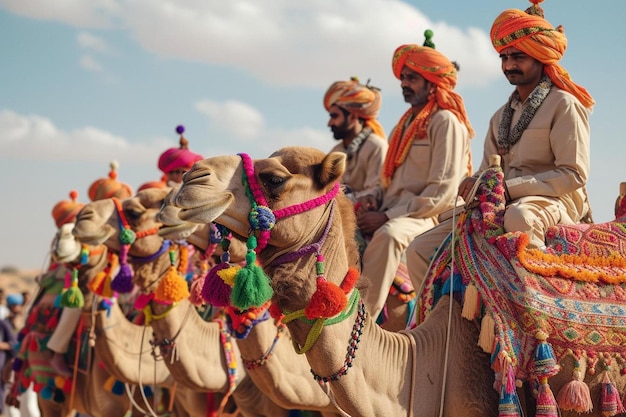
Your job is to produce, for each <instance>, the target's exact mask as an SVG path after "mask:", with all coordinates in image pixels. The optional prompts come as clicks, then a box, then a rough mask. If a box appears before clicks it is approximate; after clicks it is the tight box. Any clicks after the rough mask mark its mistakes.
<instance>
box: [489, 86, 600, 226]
mask: <svg viewBox="0 0 626 417" xmlns="http://www.w3.org/2000/svg"><path fill="white" fill-rule="evenodd" d="M513 108H514V110H515V112H514V113H513V120H512V122H511V125H512V126H515V124H516V123H517V121H518V120H519V118H520V116H521V113H522V110H523V107H522V103H520V102H519V101H517V102H514V103H513ZM503 109H504V106H502V107H501V108H500V109H499V110H498V111H497V112H496V113H495V114H494V116H493V117H492V118H491V121H490V123H489V131H488V132H487V138H486V139H485V146H484V154H483V161H482V163H481V166H480V169H481V170H483V169H485V168H486V167H487V166H488V157H489V155H492V154H497V153H498V151H497V139H496V138H497V136H498V127H499V126H500V120H501V119H502V113H503ZM589 135H590V133H589V113H588V110H587V109H586V108H585V107H584V106H583V105H582V104H581V103H580V102H579V101H578V100H577V99H576V98H575V97H574V96H572V95H571V94H569V93H567V92H565V91H563V90H561V89H559V88H557V87H552V90H551V91H550V94H548V96H547V97H546V99H545V100H544V102H543V104H542V105H541V107H539V109H538V110H537V113H536V114H535V116H534V117H533V119H532V121H531V122H530V124H529V125H528V128H526V130H525V131H524V133H522V137H521V138H520V140H519V141H518V142H517V143H516V144H515V145H513V146H512V147H511V149H510V151H509V152H508V153H507V154H506V155H504V156H503V157H502V167H503V170H504V178H505V180H506V186H507V188H508V190H509V195H510V197H511V199H512V200H517V199H519V198H522V197H526V196H544V197H550V198H554V199H557V200H559V201H561V202H562V203H563V205H564V206H565V208H566V211H567V215H568V216H569V217H570V218H571V219H572V220H573V221H574V222H578V221H580V220H581V219H582V218H583V217H584V216H585V215H586V214H587V212H588V211H589V199H588V198H587V190H586V187H585V184H586V183H587V178H588V177H589V154H590V149H589V148H590V144H589V142H590V140H589Z"/></svg>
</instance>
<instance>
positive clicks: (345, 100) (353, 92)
mask: <svg viewBox="0 0 626 417" xmlns="http://www.w3.org/2000/svg"><path fill="white" fill-rule="evenodd" d="M381 102H382V96H381V94H380V90H379V89H378V88H376V87H372V86H370V85H363V84H360V83H359V79H358V78H356V77H352V78H351V79H350V81H337V82H335V83H333V84H332V85H331V86H330V87H329V88H328V90H327V91H326V94H325V95H324V108H325V109H326V111H330V107H331V106H332V105H336V106H339V107H341V108H342V109H344V110H346V111H348V112H350V113H352V114H354V115H355V116H356V117H358V118H359V119H363V120H365V126H367V127H369V128H370V129H372V132H373V133H375V134H377V135H378V136H380V137H382V138H385V137H386V136H385V131H384V129H383V127H382V125H381V124H380V122H378V120H377V117H378V112H379V111H380V105H381Z"/></svg>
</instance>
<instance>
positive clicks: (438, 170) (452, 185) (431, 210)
mask: <svg viewBox="0 0 626 417" xmlns="http://www.w3.org/2000/svg"><path fill="white" fill-rule="evenodd" d="M396 128H399V127H398V126H397V127H396ZM470 160H471V155H470V137H469V133H468V131H467V128H466V127H465V125H464V124H462V123H461V122H460V121H459V120H458V119H457V118H456V116H455V115H454V114H453V113H452V112H450V111H447V110H439V111H437V112H435V113H434V114H433V115H432V116H431V120H430V123H429V125H428V131H427V137H426V138H424V139H416V140H415V141H414V142H413V145H412V146H411V150H410V151H409V154H408V155H407V158H406V160H405V161H404V163H403V164H402V165H401V166H400V167H398V168H397V169H396V171H395V173H394V176H393V178H392V180H391V184H390V185H389V187H388V188H387V189H385V190H384V192H383V191H382V189H381V188H379V189H378V193H379V194H378V195H379V196H380V195H381V194H382V205H381V208H380V209H379V211H382V212H384V213H385V214H386V215H387V217H388V218H389V220H388V221H387V222H386V223H385V224H383V225H382V226H381V227H380V228H379V229H378V230H376V232H375V233H374V234H373V236H372V239H371V241H370V242H369V244H368V245H367V248H366V249H365V252H364V254H363V269H362V275H363V276H365V277H367V279H368V280H369V282H370V285H371V286H370V288H369V289H368V290H367V294H366V296H365V301H366V305H367V307H368V309H369V312H370V314H372V317H377V316H378V314H379V313H380V311H381V310H382V308H383V306H384V303H385V300H386V298H387V294H388V291H389V287H390V286H391V283H392V282H393V277H394V275H395V273H396V270H397V269H398V266H399V265H400V261H401V258H402V255H403V253H404V251H405V249H406V248H407V246H408V245H409V243H411V241H412V240H413V239H414V238H415V237H416V236H418V235H420V234H422V233H424V232H426V231H427V230H429V229H431V228H432V227H434V226H435V225H436V224H437V216H438V215H439V214H440V213H442V212H444V211H446V210H448V209H450V208H451V207H452V206H453V204H454V202H455V199H456V194H457V191H458V187H459V183H460V181H461V180H462V179H463V178H464V177H465V176H467V175H468V174H469V173H468V169H469V168H468V167H469V166H470Z"/></svg>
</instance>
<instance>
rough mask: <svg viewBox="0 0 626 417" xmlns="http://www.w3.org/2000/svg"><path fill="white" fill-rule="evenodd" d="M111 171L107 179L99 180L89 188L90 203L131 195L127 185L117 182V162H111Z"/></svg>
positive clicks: (131, 190) (130, 189) (131, 192)
mask: <svg viewBox="0 0 626 417" xmlns="http://www.w3.org/2000/svg"><path fill="white" fill-rule="evenodd" d="M110 166H111V171H109V177H108V178H100V179H97V180H96V181H94V182H93V183H92V184H91V186H90V187H89V198H90V199H91V201H96V200H104V199H107V198H112V197H116V198H120V199H124V198H129V197H132V195H133V189H132V188H131V187H130V185H128V184H124V183H123V182H120V181H118V180H117V167H118V164H117V161H113V162H111V165H110Z"/></svg>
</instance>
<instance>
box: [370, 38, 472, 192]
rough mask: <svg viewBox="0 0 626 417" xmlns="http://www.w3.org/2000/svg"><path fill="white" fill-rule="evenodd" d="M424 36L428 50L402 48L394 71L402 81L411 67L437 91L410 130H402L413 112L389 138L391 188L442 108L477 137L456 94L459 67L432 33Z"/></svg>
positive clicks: (386, 174) (385, 174) (385, 175)
mask: <svg viewBox="0 0 626 417" xmlns="http://www.w3.org/2000/svg"><path fill="white" fill-rule="evenodd" d="M424 36H425V38H426V40H425V41H424V46H420V45H415V44H409V45H402V46H400V47H398V48H397V49H396V50H395V52H394V53H393V58H392V61H391V69H392V70H393V74H394V75H395V76H396V78H398V79H400V74H401V73H402V69H403V68H404V67H408V68H409V69H411V70H413V71H415V72H417V73H418V74H419V75H421V76H422V77H424V79H426V80H427V81H429V82H430V83H432V84H433V85H434V86H436V88H434V89H433V91H432V94H429V95H428V102H427V103H426V105H425V106H424V108H423V109H422V110H421V111H420V113H419V114H418V115H417V117H414V118H413V121H412V122H410V126H409V128H408V129H402V128H401V126H405V125H406V124H407V123H408V122H409V120H410V118H412V117H413V116H414V114H413V110H412V109H409V110H407V111H406V113H404V115H402V117H401V118H400V121H399V122H398V124H397V125H396V126H397V127H396V129H394V130H393V132H392V134H391V137H390V138H389V150H388V151H387V155H386V156H385V162H384V164H383V171H382V183H383V186H387V185H389V183H390V181H391V178H392V177H393V174H394V172H395V170H396V168H398V167H399V166H400V165H402V163H404V160H405V159H406V157H407V155H408V153H409V149H410V148H411V144H412V143H413V141H414V140H415V139H424V138H426V135H427V133H428V125H429V123H430V116H431V115H432V113H433V112H435V111H437V109H438V108H439V109H444V110H449V111H451V112H452V113H453V114H454V115H455V116H456V117H457V118H458V119H459V121H460V122H461V123H463V124H464V125H465V127H466V128H467V131H468V133H469V137H470V138H472V137H474V129H473V128H472V124H471V123H470V121H469V117H468V116H467V111H466V110H465V104H464V103H463V98H462V97H461V96H460V95H459V94H457V93H456V92H455V91H454V87H455V86H456V77H457V67H456V66H455V65H454V64H453V63H452V62H451V61H450V60H449V59H448V58H446V57H445V56H444V55H443V54H442V53H441V52H438V51H437V50H435V45H434V43H433V42H432V41H431V38H432V36H433V32H432V31H431V30H429V29H428V30H426V31H425V32H424ZM471 170H472V169H471V164H470V166H469V167H468V171H469V172H470V173H471Z"/></svg>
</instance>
